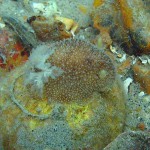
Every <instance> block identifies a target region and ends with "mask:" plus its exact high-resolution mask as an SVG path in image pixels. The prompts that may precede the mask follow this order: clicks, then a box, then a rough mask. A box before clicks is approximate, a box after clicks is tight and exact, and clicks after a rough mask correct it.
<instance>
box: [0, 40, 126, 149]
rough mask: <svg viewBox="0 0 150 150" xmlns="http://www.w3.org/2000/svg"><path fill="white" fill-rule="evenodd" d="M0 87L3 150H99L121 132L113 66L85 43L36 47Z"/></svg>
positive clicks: (120, 96)
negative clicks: (88, 149)
mask: <svg viewBox="0 0 150 150" xmlns="http://www.w3.org/2000/svg"><path fill="white" fill-rule="evenodd" d="M52 47H53V49H52ZM43 48H45V49H46V50H44V49H43ZM41 51H42V52H41ZM40 55H41V57H40ZM40 58H41V59H40ZM37 83H38V84H37ZM60 83H61V84H62V85H61V84H60ZM0 86H1V98H0V107H1V116H2V117H1V118H0V126H1V134H2V136H3V146H4V148H5V149H9V150H11V149H16V150H20V149H21V150H27V149H33V150H38V149H39V150H41V149H45V150H46V149H52V150H55V149H57V150H59V149H60V150H61V149H71V150H72V149H81V148H82V149H83V148H90V149H95V150H101V149H103V148H104V147H105V146H106V145H107V144H108V143H110V142H111V141H112V140H113V139H114V138H116V137H117V135H119V134H120V133H122V132H123V127H124V121H125V115H126V109H125V95H124V90H123V87H122V86H121V83H120V81H119V79H118V77H117V75H116V71H115V67H114V65H113V62H112V61H111V59H110V58H109V57H108V56H107V55H106V54H105V53H104V52H103V51H101V50H98V49H97V48H96V47H94V46H93V45H91V44H88V43H87V42H85V41H81V40H73V39H70V40H65V41H61V42H60V43H55V44H54V45H52V46H38V47H37V48H36V49H35V50H33V53H32V54H31V56H30V58H29V61H28V62H27V63H26V64H25V65H24V66H22V67H20V68H17V69H15V70H14V71H13V72H11V73H10V74H9V75H8V76H6V77H5V78H3V82H1V85H0ZM63 88H64V89H63ZM39 91H40V92H39ZM41 91H42V93H41ZM63 93H65V94H63Z"/></svg>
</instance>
